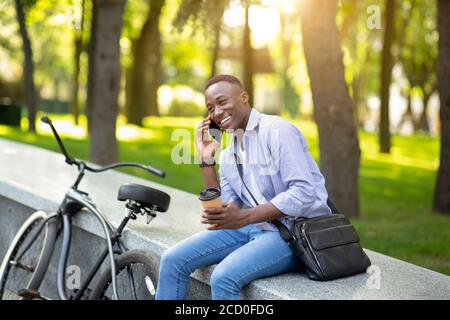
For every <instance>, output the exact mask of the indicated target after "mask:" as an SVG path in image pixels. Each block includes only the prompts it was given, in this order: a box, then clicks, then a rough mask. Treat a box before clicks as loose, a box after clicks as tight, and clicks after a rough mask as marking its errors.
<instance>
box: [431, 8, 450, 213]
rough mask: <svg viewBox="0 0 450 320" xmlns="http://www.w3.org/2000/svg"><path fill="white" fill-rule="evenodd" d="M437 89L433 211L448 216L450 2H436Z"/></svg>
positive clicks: (449, 194)
mask: <svg viewBox="0 0 450 320" xmlns="http://www.w3.org/2000/svg"><path fill="white" fill-rule="evenodd" d="M437 6H438V18H437V19H438V32H439V57H438V88H439V100H440V120H441V158H440V165H439V170H438V173H437V180H436V188H435V191H434V204H433V208H434V210H436V211H438V212H441V213H446V214H450V90H449V88H450V19H449V17H450V1H448V0H438V5H437Z"/></svg>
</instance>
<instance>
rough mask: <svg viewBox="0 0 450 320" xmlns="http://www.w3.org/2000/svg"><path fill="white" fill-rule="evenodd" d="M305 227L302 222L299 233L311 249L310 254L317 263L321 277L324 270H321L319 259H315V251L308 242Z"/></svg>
mask: <svg viewBox="0 0 450 320" xmlns="http://www.w3.org/2000/svg"><path fill="white" fill-rule="evenodd" d="M305 227H306V223H303V224H302V227H301V234H302V235H303V239H304V240H305V241H306V244H307V245H308V247H309V250H310V251H311V254H312V256H313V258H314V260H315V261H316V263H317V265H318V266H319V270H320V272H321V273H322V277H323V276H324V272H323V269H322V265H321V264H320V262H319V259H317V256H316V253H315V252H314V250H313V249H312V246H311V243H310V242H309V239H308V237H307V236H306V231H305Z"/></svg>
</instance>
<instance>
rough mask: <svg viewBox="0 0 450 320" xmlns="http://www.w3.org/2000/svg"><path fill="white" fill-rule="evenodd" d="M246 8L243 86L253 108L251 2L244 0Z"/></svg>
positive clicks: (243, 45)
mask: <svg viewBox="0 0 450 320" xmlns="http://www.w3.org/2000/svg"><path fill="white" fill-rule="evenodd" d="M244 6H245V23H244V37H243V43H242V48H243V52H244V65H243V69H244V83H243V86H244V88H245V90H246V91H247V92H248V94H249V101H248V102H249V104H250V105H251V106H253V101H254V96H253V95H254V89H253V73H254V72H253V47H252V43H251V34H250V32H251V31H250V25H249V19H248V12H249V9H250V0H244Z"/></svg>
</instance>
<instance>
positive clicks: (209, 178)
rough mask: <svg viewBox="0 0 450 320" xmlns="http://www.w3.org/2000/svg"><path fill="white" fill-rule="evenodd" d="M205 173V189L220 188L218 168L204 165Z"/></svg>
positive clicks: (203, 170) (203, 172)
mask: <svg viewBox="0 0 450 320" xmlns="http://www.w3.org/2000/svg"><path fill="white" fill-rule="evenodd" d="M201 170H202V174H203V182H204V184H205V189H207V188H220V183H219V179H218V178H217V173H216V168H215V166H212V167H203V168H201Z"/></svg>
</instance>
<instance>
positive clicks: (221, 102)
mask: <svg viewBox="0 0 450 320" xmlns="http://www.w3.org/2000/svg"><path fill="white" fill-rule="evenodd" d="M226 102H227V101H226V100H223V101H220V102H219V105H221V106H223V105H224V104H225V103H226Z"/></svg>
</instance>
